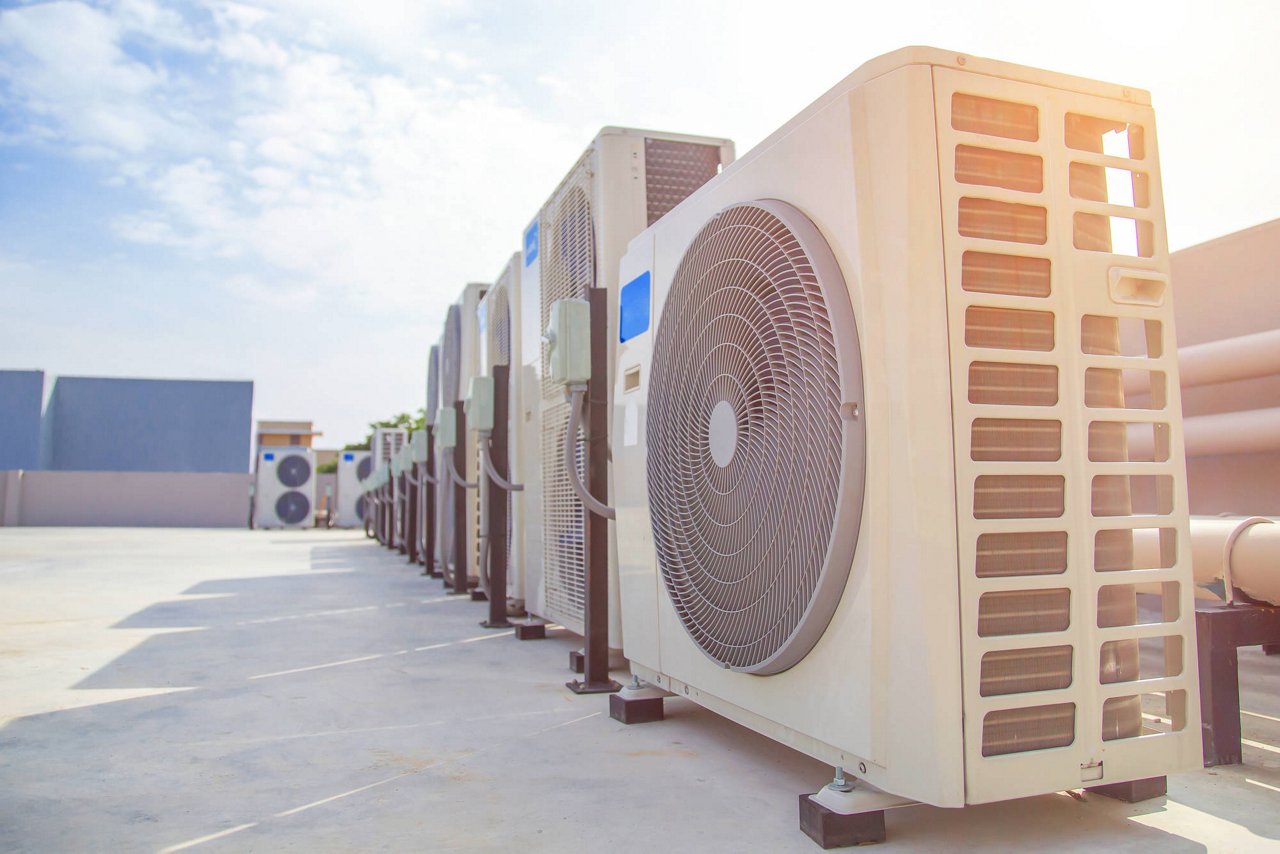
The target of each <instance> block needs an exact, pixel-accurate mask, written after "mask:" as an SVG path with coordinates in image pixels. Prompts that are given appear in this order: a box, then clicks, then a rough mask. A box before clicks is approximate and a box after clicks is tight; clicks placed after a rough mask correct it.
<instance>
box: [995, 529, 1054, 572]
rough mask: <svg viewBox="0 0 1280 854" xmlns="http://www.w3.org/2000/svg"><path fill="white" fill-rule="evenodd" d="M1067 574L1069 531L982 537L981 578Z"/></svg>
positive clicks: (1020, 532)
mask: <svg viewBox="0 0 1280 854" xmlns="http://www.w3.org/2000/svg"><path fill="white" fill-rule="evenodd" d="M1066 571H1067V532H1066V531H1015V532H1008V533H991V534H982V535H980V536H979V537H978V559H977V564H976V572H977V574H978V577H979V578H1007V577H1009V576H1013V575H1058V574H1060V573H1063V572H1066Z"/></svg>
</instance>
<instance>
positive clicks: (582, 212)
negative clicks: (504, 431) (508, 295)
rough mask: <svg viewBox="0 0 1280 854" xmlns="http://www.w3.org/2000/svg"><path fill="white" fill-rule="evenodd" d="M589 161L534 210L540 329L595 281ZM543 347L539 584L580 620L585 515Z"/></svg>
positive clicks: (559, 611) (565, 410) (564, 415)
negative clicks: (555, 309)
mask: <svg viewBox="0 0 1280 854" xmlns="http://www.w3.org/2000/svg"><path fill="white" fill-rule="evenodd" d="M591 157H592V152H587V154H586V155H584V156H583V158H582V159H581V160H579V161H578V164H577V165H576V166H575V167H574V169H573V171H572V172H571V173H570V174H569V176H568V177H567V178H566V179H565V181H564V183H563V184H561V186H560V189H559V190H558V191H557V192H556V195H555V196H554V197H553V198H552V200H551V202H550V203H548V204H547V206H546V207H545V208H543V210H542V214H541V218H540V225H539V228H540V230H541V234H542V249H541V253H542V254H541V258H542V267H541V280H542V281H541V285H542V287H541V289H540V290H541V315H542V316H541V321H542V325H541V327H540V328H542V329H546V328H547V323H548V322H549V320H550V316H551V304H552V303H554V302H555V301H556V300H559V299H575V298H576V299H585V298H586V297H587V291H588V289H590V288H592V287H594V286H595V281H596V246H595V227H594V223H593V219H592V209H591V182H592V173H591ZM546 357H547V351H546V345H545V344H543V349H542V358H543V368H544V370H543V372H542V399H543V404H542V455H541V459H542V507H543V520H542V521H543V578H544V585H545V591H546V607H547V612H548V615H549V616H553V617H555V618H558V619H567V620H570V621H571V622H575V623H576V622H581V620H582V615H583V607H584V602H585V599H584V589H585V579H586V556H585V552H584V550H583V541H584V531H585V529H584V520H585V515H584V511H583V507H582V502H581V501H579V500H578V497H577V495H575V494H574V492H573V487H571V486H570V485H569V478H568V475H567V474H566V473H565V470H564V432H565V430H566V429H567V427H568V417H569V406H568V404H567V403H565V401H564V390H563V388H562V387H561V386H559V385H558V384H556V383H553V382H551V380H550V378H549V376H548V372H547V371H546V370H545V368H546ZM576 453H577V465H578V470H579V472H582V471H583V462H584V460H585V453H586V452H585V446H584V444H583V442H582V438H581V435H579V437H578V444H577V452H576Z"/></svg>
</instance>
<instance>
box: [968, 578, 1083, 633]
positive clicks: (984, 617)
mask: <svg viewBox="0 0 1280 854" xmlns="http://www.w3.org/2000/svg"><path fill="white" fill-rule="evenodd" d="M1070 625H1071V591H1070V590H1069V589H1068V588H1066V587H1055V588H1053V589H1050V590H996V591H994V592H992V593H983V594H982V598H981V599H979V600H978V637H983V638H991V637H1004V636H1005V635H1036V634H1042V633H1044V632H1061V631H1065V630H1066V629H1067V627H1068V626H1070Z"/></svg>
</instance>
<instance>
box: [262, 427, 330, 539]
mask: <svg viewBox="0 0 1280 854" xmlns="http://www.w3.org/2000/svg"><path fill="white" fill-rule="evenodd" d="M315 505H316V462H315V454H314V453H313V452H312V450H311V449H310V448H300V447H279V448H260V449H259V450H258V472H257V478H256V480H255V486H254V511H253V526H254V527H255V528H310V527H312V526H313V525H314V524H315V518H314V514H315Z"/></svg>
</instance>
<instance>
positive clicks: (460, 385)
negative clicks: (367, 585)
mask: <svg viewBox="0 0 1280 854" xmlns="http://www.w3.org/2000/svg"><path fill="white" fill-rule="evenodd" d="M488 287H489V286H488V285H485V284H480V283H477V282H472V283H470V284H468V285H467V286H466V287H465V288H463V290H462V296H461V297H459V299H458V301H457V302H456V303H455V304H453V305H451V306H449V311H448V313H447V314H446V315H445V325H444V336H443V338H442V339H441V346H440V379H441V383H440V406H442V407H445V406H452V407H454V408H455V411H456V412H458V413H461V412H462V409H463V407H462V401H463V399H464V398H465V397H466V394H467V387H468V385H469V384H470V383H471V378H472V377H474V376H476V375H477V374H478V373H479V372H480V332H479V327H478V325H477V321H478V319H477V317H476V308H477V307H478V306H479V304H480V299H481V298H482V297H483V296H484V293H485V290H486V289H487V288H488ZM458 441H459V442H463V443H465V446H464V459H465V460H466V470H465V471H459V472H458V474H459V475H460V476H461V477H462V478H463V479H464V480H466V481H467V482H468V483H475V481H476V476H477V473H478V468H477V451H476V444H475V434H474V433H473V432H472V431H470V430H468V431H466V434H465V435H459V436H458ZM438 470H439V471H441V472H443V471H444V468H443V466H442V467H441V468H440V469H438ZM437 481H438V482H437V484H436V488H437V490H438V491H437V499H436V501H437V504H438V506H439V507H440V517H441V519H440V528H439V536H438V537H437V539H438V540H440V542H441V547H442V549H443V551H442V555H443V556H444V558H445V561H444V562H443V563H442V564H441V568H442V569H444V570H446V573H447V575H448V578H450V579H451V578H452V577H453V576H452V573H453V564H454V562H455V560H454V548H453V542H454V500H453V495H454V492H453V484H452V482H451V481H450V479H449V477H448V475H447V474H446V475H445V476H444V477H440V478H438V479H437ZM476 491H477V490H474V489H468V490H466V502H465V505H464V512H465V514H466V516H465V529H466V534H467V544H466V555H467V567H466V571H467V577H468V579H469V580H468V583H469V584H474V583H476V582H478V581H479V575H478V574H477V573H478V564H479V551H480V545H479V528H480V501H479V498H478V496H477V495H476Z"/></svg>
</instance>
